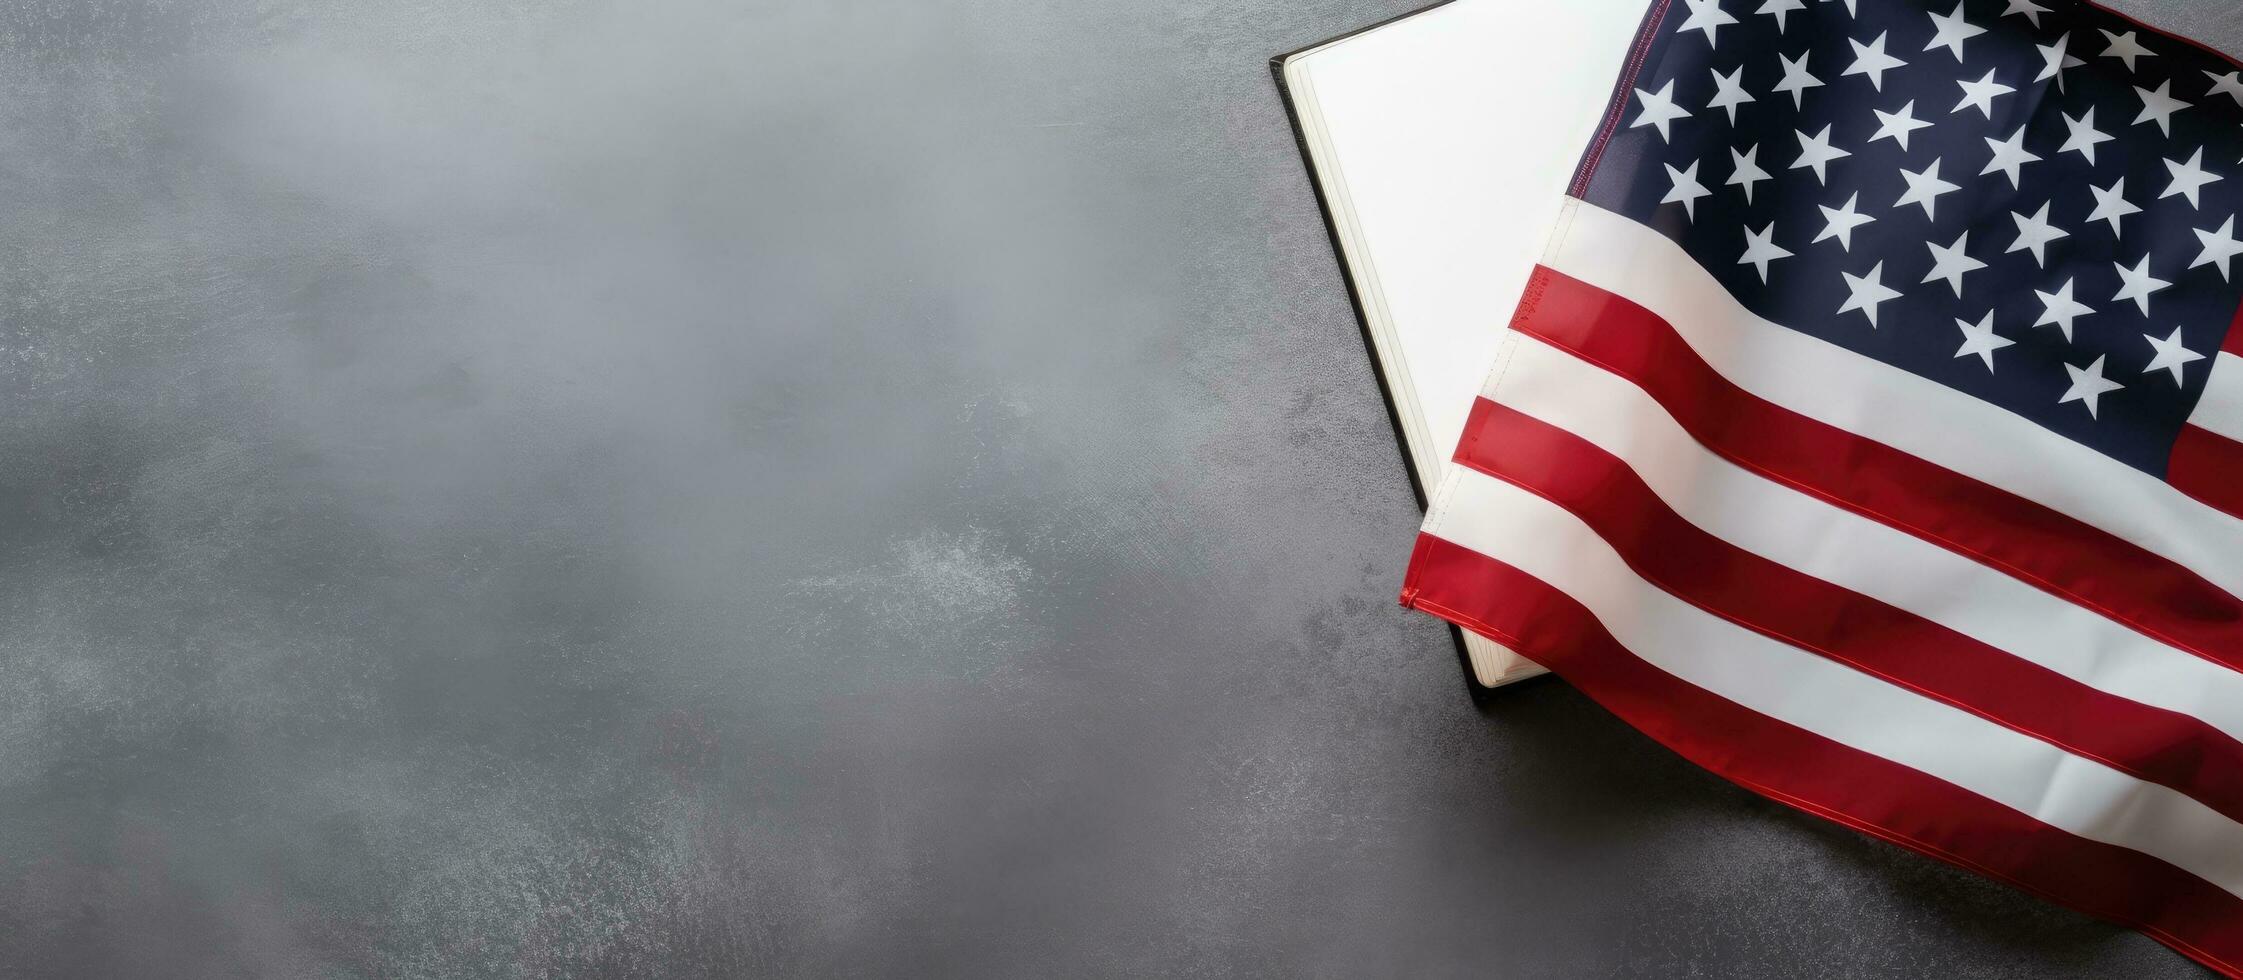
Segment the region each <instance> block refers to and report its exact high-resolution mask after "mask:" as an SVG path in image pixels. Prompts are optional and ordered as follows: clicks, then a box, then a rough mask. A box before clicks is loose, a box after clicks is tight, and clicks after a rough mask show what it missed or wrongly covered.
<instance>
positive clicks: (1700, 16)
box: [1674, 0, 1737, 45]
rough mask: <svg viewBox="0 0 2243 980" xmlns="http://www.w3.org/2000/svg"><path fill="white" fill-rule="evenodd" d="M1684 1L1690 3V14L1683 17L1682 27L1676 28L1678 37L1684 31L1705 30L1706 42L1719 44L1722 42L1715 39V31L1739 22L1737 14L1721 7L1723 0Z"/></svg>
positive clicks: (1683, 0)
mask: <svg viewBox="0 0 2243 980" xmlns="http://www.w3.org/2000/svg"><path fill="white" fill-rule="evenodd" d="M1682 2H1683V3H1686V4H1689V5H1690V16H1689V17H1687V18H1684V19H1683V21H1682V26H1681V27H1677V28H1675V29H1674V33H1675V36H1676V37H1681V36H1682V32H1684V31H1704V32H1705V34H1706V43H1707V44H1716V45H1717V44H1719V43H1720V42H1719V41H1716V40H1714V32H1716V31H1719V30H1720V29H1721V28H1722V27H1724V26H1726V25H1729V24H1734V23H1736V22H1737V18H1736V16H1735V15H1733V14H1731V13H1729V12H1728V11H1726V10H1723V9H1721V0H1682Z"/></svg>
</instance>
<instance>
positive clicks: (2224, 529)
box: [1490, 199, 2243, 596]
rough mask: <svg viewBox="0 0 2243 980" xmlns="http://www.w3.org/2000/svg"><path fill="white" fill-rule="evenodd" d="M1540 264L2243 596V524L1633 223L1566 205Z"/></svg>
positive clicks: (1724, 369)
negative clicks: (1800, 322)
mask: <svg viewBox="0 0 2243 980" xmlns="http://www.w3.org/2000/svg"><path fill="white" fill-rule="evenodd" d="M1543 262H1544V264H1545V265H1548V266H1549V267H1551V268H1553V269H1556V270H1557V271H1559V272H1562V273H1565V274H1566V275H1569V276H1572V277H1574V278H1576V279H1579V280H1581V281H1583V282H1587V283H1589V284H1591V285H1593V286H1596V287H1597V288H1600V289H1603V290H1605V291H1607V292H1610V293H1613V294H1615V295H1619V296H1625V297H1627V298H1628V299H1630V300H1632V301H1634V302H1635V303H1637V304H1639V305H1641V306H1643V307H1644V308H1646V309H1648V310H1650V311H1651V312H1653V313H1655V314H1658V315H1659V317H1660V318H1662V319H1664V320H1666V321H1667V322H1668V323H1669V324H1671V325H1673V327H1674V329H1675V331H1676V332H1677V333H1679V334H1681V336H1682V338H1683V340H1684V341H1685V342H1687V343H1688V344H1689V345H1690V347H1691V349H1693V350H1695V351H1697V353H1698V356H1699V357H1701V358H1703V359H1704V360H1705V362H1706V363H1707V364H1708V365H1710V366H1711V367H1712V368H1713V369H1714V370H1715V371H1718V372H1720V374H1721V375H1722V376H1723V377H1725V378H1728V379H1729V380H1730V381H1731V382H1732V383H1734V384H1736V385H1737V386H1738V387H1741V388H1743V389H1745V390H1746V391H1748V392H1751V393H1752V394H1753V395H1755V396H1757V397H1759V398H1761V399H1762V400H1765V401H1768V402H1772V403H1774V404H1776V405H1779V406H1782V407H1784V408H1787V409H1790V410H1791V411H1794V412H1798V413H1799V414H1801V415H1805V416H1807V417H1809V418H1812V419H1815V420H1817V421H1820V422H1823V423H1825V424H1828V425H1832V426H1835V427H1837V428H1840V429H1844V430H1847V431H1850V432H1853V433H1856V434H1858V435H1861V436H1864V437H1866V438H1869V439H1874V440H1876V441H1878V442H1882V443H1884V444H1885V445H1888V446H1891V447H1893V448H1895V449H1898V450H1901V451H1902V452H1906V453H1909V454H1910V455H1913V456H1916V457H1917V458H1919V459H1923V460H1926V461H1928V462H1931V463H1934V464H1937V465H1939V466H1942V467H1945V468H1947V469H1949V470H1952V471H1954V472H1956V473H1960V474H1962V475H1964V476H1967V477H1970V478H1972V479H1974V480H1977V481H1979V482H1981V483H1985V484H1988V485H1991V486H1994V487H1998V488H2000V489H2002V490H2005V491H2007V492H2009V493H2012V494H2016V495H2017V496H2020V497H2023V498H2025V499H2027V500H2031V501H2034V502H2037V503H2040V504H2042V505H2044V506H2047V507H2050V508H2053V509H2055V510H2057V511H2059V512H2062V513H2065V514H2069V515H2071V516H2072V517H2074V518H2076V519H2078V520H2081V521H2085V522H2087V523H2088V524H2091V525H2094V526H2095V527H2098V528H2101V529H2103V530H2105V531H2108V532H2110V533H2112V534H2115V535H2118V536H2119V537H2122V538H2124V539H2126V540H2128V541H2132V542H2133V543H2135V544H2137V545H2140V546H2142V547H2144V548H2147V549H2149V550H2150V551H2152V552H2154V553H2156V554H2158V555H2161V556H2163V557H2165V558H2167V559H2169V560H2171V561H2174V562H2177V563H2179V564H2180V565H2182V566H2184V567H2186V568H2188V569H2190V570H2192V571H2194V572H2196V573H2197V574H2198V575H2200V576H2203V577H2204V578H2205V579H2206V580H2209V581H2210V582H2212V583H2213V584H2214V585H2217V586H2219V587H2220V588H2222V589H2225V590H2226V591H2227V592H2228V593H2229V594H2230V595H2236V596H2243V521H2239V520H2238V519H2236V518H2234V517H2230V516H2228V515H2227V514H2223V513H2221V512H2219V511H2217V510H2214V509H2212V508H2210V507H2206V506H2205V505H2204V504H2202V503H2201V502H2199V501H2197V500H2195V499H2193V498H2191V497H2189V496H2188V495H2186V494H2184V493H2182V492H2181V491H2179V490H2177V489H2175V488H2174V487H2172V486H2171V485H2169V484H2167V483H2166V482H2164V481H2163V480H2160V479H2158V478H2157V477H2154V476H2151V475H2150V474H2148V473H2144V472H2142V471H2141V470H2137V469H2135V468H2133V467H2131V466H2128V465H2126V464H2124V463H2121V462H2119V461H2118V460H2116V459H2112V458H2111V457H2109V456H2106V455H2104V454H2102V453H2100V452H2097V451H2095V450H2093V449H2090V448H2088V447H2086V446H2084V445H2081V444H2079V443H2076V442H2073V441H2071V440H2070V439H2066V438H2064V437H2063V436H2060V435H2057V434H2056V433H2054V432H2051V431H2049V430H2048V429H2045V428H2042V427H2041V426H2039V425H2038V424H2035V423H2034V422H2032V421H2031V420H2029V419H2026V418H2025V417H2023V416H2020V415H2016V414H2014V413H2011V412H2009V411H2007V410H2005V409H2002V408H1999V407H1997V406H1995V405H1993V404H1991V403H1988V402H1985V401H1981V400H1979V399H1977V398H1974V397H1972V396H1970V395H1967V394H1964V393H1962V392H1960V391H1957V390H1955V389H1953V388H1949V387H1947V386H1945V385H1942V384H1939V383H1938V382H1935V381H1931V380H1929V379H1926V378H1923V377H1919V376H1917V375H1914V374H1911V373H1909V372H1907V371H1903V370H1901V369H1899V368H1896V367H1892V366H1890V365H1888V364H1885V363H1883V362H1881V361H1878V360H1876V359H1874V358H1871V357H1865V356H1863V355H1860V354H1856V353H1854V352H1852V351H1848V350H1845V349H1843V348H1841V347H1838V346H1837V345H1835V344H1830V343H1827V342H1825V341H1822V340H1820V339H1817V338H1815V337H1813V336H1810V335H1808V334H1805V333H1801V332H1799V331H1796V330H1791V329H1787V328H1784V327H1781V326H1778V325H1776V324H1775V323H1772V322H1769V321H1768V320H1765V319H1762V318H1761V317H1760V316H1758V315H1757V314H1755V313H1753V312H1752V311H1750V310H1748V309H1745V307H1744V305H1743V304H1741V303H1739V302H1738V301H1737V299H1736V298H1735V297H1733V296H1731V295H1729V292H1728V291H1727V290H1726V289H1724V288H1722V286H1721V283H1720V282H1718V281H1716V280H1715V279H1714V278H1713V276H1712V275H1711V274H1709V273H1707V272H1706V270H1705V269H1703V268H1701V267H1700V266H1699V265H1698V263H1697V261H1696V260H1695V259H1692V258H1691V257H1690V255H1689V254H1688V253H1686V252H1684V251H1683V250H1682V247H1681V246H1680V245H1677V244H1675V243H1674V242H1673V241H1672V240H1670V239H1668V238H1667V237H1666V236H1664V235H1661V234H1659V233H1658V232H1656V231H1653V230H1651V229H1650V228H1647V227H1645V226H1643V225H1641V224H1638V223H1636V222H1635V221H1633V220H1630V219H1629V218H1627V217H1625V216H1622V215H1619V214H1615V213H1613V212H1610V211H1607V210H1605V209H1603V208H1600V207H1598V206H1596V205H1594V204H1590V203H1588V202H1586V201H1582V200H1579V199H1569V200H1568V201H1567V206H1566V209H1565V211H1564V212H1563V214H1562V215H1561V216H1560V218H1559V226H1558V233H1557V235H1555V236H1554V237H1553V239H1552V242H1551V246H1550V250H1549V252H1548V253H1547V254H1546V255H1545V257H1544V260H1543ZM1833 285H1835V284H1833ZM1862 329H1865V330H1866V329H1870V328H1869V327H1868V325H1867V324H1864V325H1863V327H1862ZM1494 380H1495V379H1493V378H1491V379H1490V383H1491V384H1492V383H1493V382H1494Z"/></svg>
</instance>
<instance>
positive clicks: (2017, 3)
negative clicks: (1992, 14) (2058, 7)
mask: <svg viewBox="0 0 2243 980" xmlns="http://www.w3.org/2000/svg"><path fill="white" fill-rule="evenodd" d="M2047 12H2048V8H2047V7H2043V6H2041V5H2040V4H2037V3H2034V2H2033V0H2009V9H2008V10H2004V11H2002V16H2004V17H2007V16H2009V15H2011V14H2024V15H2025V20H2026V21H2028V22H2030V23H2031V24H2032V25H2033V26H2034V27H2039V26H2041V15H2042V14H2045V13H2047Z"/></svg>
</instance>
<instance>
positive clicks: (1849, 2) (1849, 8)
mask: <svg viewBox="0 0 2243 980" xmlns="http://www.w3.org/2000/svg"><path fill="white" fill-rule="evenodd" d="M1822 2H1824V3H1829V2H1830V0H1822ZM1858 12H1859V11H1856V10H1855V9H1854V0H1846V16H1848V17H1852V16H1853V15H1854V14H1856V13H1858Z"/></svg>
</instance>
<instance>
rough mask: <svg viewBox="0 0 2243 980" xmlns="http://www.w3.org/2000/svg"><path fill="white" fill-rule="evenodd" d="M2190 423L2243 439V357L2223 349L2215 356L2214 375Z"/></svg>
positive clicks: (2205, 383) (2205, 384)
mask: <svg viewBox="0 0 2243 980" xmlns="http://www.w3.org/2000/svg"><path fill="white" fill-rule="evenodd" d="M2188 424H2190V425H2193V426H2196V427H2197V428H2199V429H2203V430H2205V431H2207V432H2214V433H2218V434H2219V435H2223V436H2226V437H2227V438H2229V439H2233V440H2235V441H2236V442H2243V357H2237V356H2235V355H2233V354H2230V353H2228V352H2226V351H2224V350H2223V351H2221V352H2219V353H2218V354H2216V355H2214V356H2213V357H2212V377H2211V378H2210V379H2209V380H2207V381H2205V382H2204V397H2202V398H2199V399H2197V401H2196V410H2195V411H2193V412H2190V413H2189V417H2188Z"/></svg>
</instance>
